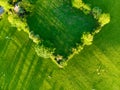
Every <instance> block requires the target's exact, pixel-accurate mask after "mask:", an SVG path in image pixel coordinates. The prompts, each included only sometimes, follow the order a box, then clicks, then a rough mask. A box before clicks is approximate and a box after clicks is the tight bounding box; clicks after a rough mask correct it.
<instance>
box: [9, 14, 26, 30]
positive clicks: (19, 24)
mask: <svg viewBox="0 0 120 90" xmlns="http://www.w3.org/2000/svg"><path fill="white" fill-rule="evenodd" d="M8 21H9V22H10V23H11V25H12V26H13V27H16V28H17V29H18V31H21V30H25V31H28V30H26V29H27V28H26V27H27V23H26V22H25V21H24V20H21V19H20V18H19V17H18V16H17V15H15V14H11V15H9V16H8Z"/></svg>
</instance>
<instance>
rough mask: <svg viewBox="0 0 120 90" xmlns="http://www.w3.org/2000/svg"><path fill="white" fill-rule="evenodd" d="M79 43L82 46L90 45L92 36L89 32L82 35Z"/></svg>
mask: <svg viewBox="0 0 120 90" xmlns="http://www.w3.org/2000/svg"><path fill="white" fill-rule="evenodd" d="M81 41H82V43H83V45H91V44H92V41H93V35H92V34H90V33H89V32H86V33H84V34H83V35H82V38H81Z"/></svg>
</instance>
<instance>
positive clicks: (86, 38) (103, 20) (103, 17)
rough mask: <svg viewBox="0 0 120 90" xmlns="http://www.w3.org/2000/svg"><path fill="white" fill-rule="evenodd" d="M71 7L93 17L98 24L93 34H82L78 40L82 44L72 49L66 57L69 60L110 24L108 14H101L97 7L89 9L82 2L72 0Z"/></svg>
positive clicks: (80, 0)
mask: <svg viewBox="0 0 120 90" xmlns="http://www.w3.org/2000/svg"><path fill="white" fill-rule="evenodd" d="M72 6H73V7H75V8H77V9H80V10H81V11H83V12H84V13H85V14H91V15H93V17H94V19H96V20H97V22H98V24H99V25H98V27H96V28H94V30H93V32H91V33H90V32H84V33H83V35H82V37H81V38H80V40H81V42H82V44H77V47H76V48H72V52H73V53H72V54H71V55H70V56H69V57H68V59H71V58H72V57H73V56H74V55H75V54H78V53H79V52H80V51H81V50H82V49H83V47H84V46H85V45H91V44H92V41H93V37H94V35H95V34H96V33H98V32H100V30H101V29H102V27H103V26H104V25H106V24H108V23H109V22H110V15H109V14H108V13H102V10H101V9H100V8H99V7H94V8H93V9H91V8H90V6H89V5H88V4H85V3H83V1H82V0H72Z"/></svg>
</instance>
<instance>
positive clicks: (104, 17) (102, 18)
mask: <svg viewBox="0 0 120 90" xmlns="http://www.w3.org/2000/svg"><path fill="white" fill-rule="evenodd" d="M98 22H99V23H100V25H101V27H103V26H104V25H105V24H108V23H109V22H110V14H106V13H103V14H101V15H100V17H99V19H98Z"/></svg>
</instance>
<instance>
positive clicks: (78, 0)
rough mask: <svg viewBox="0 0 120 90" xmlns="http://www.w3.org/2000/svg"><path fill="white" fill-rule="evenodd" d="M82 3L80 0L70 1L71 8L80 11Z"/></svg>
mask: <svg viewBox="0 0 120 90" xmlns="http://www.w3.org/2000/svg"><path fill="white" fill-rule="evenodd" d="M83 5H84V3H83V2H82V0H72V6H73V7H75V8H78V9H80V8H81V7H83Z"/></svg>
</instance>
